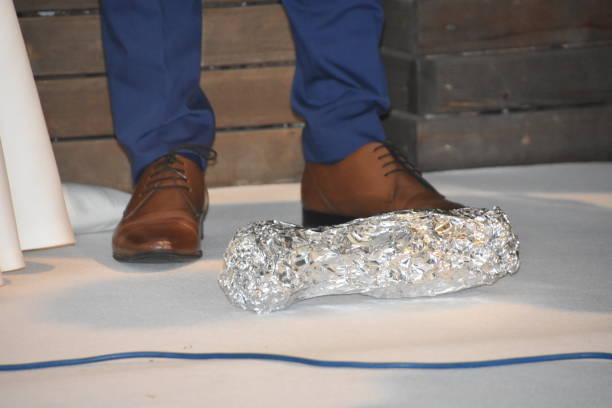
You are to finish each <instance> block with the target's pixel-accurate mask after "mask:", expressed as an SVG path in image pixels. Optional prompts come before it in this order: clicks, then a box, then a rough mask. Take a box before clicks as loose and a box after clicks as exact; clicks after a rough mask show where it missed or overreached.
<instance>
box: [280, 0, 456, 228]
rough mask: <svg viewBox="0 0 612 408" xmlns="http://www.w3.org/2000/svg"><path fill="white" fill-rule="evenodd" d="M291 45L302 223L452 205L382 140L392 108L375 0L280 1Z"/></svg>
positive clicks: (334, 221)
mask: <svg viewBox="0 0 612 408" xmlns="http://www.w3.org/2000/svg"><path fill="white" fill-rule="evenodd" d="M283 4H284V6H285V10H286V11H287V14H288V16H289V20H290V22H291V27H292V30H293V35H294V39H295V45H296V59H297V63H296V74H295V80H294V85H293V95H292V104H293V108H294V109H295V111H296V112H297V113H298V114H299V115H301V116H302V117H304V119H305V120H306V127H305V128H304V132H303V146H304V156H305V159H306V167H305V169H304V174H303V177H302V204H303V211H304V220H303V222H304V225H305V226H308V227H314V226H320V225H330V224H337V223H341V222H346V221H349V220H352V219H354V218H357V217H369V216H372V215H375V214H380V213H384V212H389V211H394V210H402V209H414V208H438V209H452V208H458V207H461V205H460V204H457V203H453V202H451V201H447V200H446V199H445V198H444V197H443V196H442V195H441V194H439V193H438V192H437V191H436V190H435V189H434V188H433V187H432V186H431V185H430V184H429V183H428V182H427V181H425V179H423V177H422V176H421V173H420V172H419V171H418V170H417V169H415V168H414V166H413V165H412V164H410V163H409V162H408V160H407V159H406V158H405V157H404V156H402V155H401V154H400V153H399V152H398V151H397V150H396V149H394V148H393V147H390V146H389V145H387V144H385V143H383V142H384V141H385V135H384V132H383V129H382V126H381V122H380V119H379V118H380V115H381V114H383V113H385V112H386V111H387V110H388V109H389V99H388V97H387V85H386V79H385V75H384V70H383V66H382V63H381V58H380V54H379V49H378V47H379V42H380V35H381V30H382V25H383V11H382V5H381V2H380V0H333V1H331V0H283Z"/></svg>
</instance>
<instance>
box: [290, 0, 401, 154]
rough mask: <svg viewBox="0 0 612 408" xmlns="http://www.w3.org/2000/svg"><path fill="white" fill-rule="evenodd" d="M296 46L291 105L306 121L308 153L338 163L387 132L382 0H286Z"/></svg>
mask: <svg viewBox="0 0 612 408" xmlns="http://www.w3.org/2000/svg"><path fill="white" fill-rule="evenodd" d="M283 5H284V7H285V10H286V12H287V15H288V16H289V20H290V22H291V28H292V31H293V37H294V40H295V48H296V57H297V61H296V72H295V79H294V83H293V94H292V106H293V108H294V110H295V111H296V112H297V113H298V114H299V115H300V116H302V117H303V118H304V119H305V120H306V128H305V129H304V132H303V146H304V155H305V158H306V160H307V161H309V162H315V163H331V162H337V161H339V160H341V159H343V158H344V157H346V156H348V155H349V154H350V153H352V152H353V151H355V150H357V149H358V148H359V147H361V146H363V145H364V144H366V143H371V142H377V141H378V142H381V141H384V140H385V135H384V132H383V129H382V126H381V123H380V119H379V117H380V115H382V114H383V113H385V112H386V111H387V110H388V109H389V98H388V96H387V83H386V78H385V74H384V69H383V65H382V62H381V58H380V54H379V52H378V47H379V42H380V35H381V32H382V25H383V11H382V6H381V4H380V1H379V0H333V1H330V0H284V1H283Z"/></svg>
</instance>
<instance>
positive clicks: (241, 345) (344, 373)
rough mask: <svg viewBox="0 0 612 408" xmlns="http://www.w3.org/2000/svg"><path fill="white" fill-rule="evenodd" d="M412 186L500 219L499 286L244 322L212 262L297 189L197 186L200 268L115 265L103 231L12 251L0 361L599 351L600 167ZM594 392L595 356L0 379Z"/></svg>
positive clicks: (304, 391)
mask: <svg viewBox="0 0 612 408" xmlns="http://www.w3.org/2000/svg"><path fill="white" fill-rule="evenodd" d="M428 179H429V180H431V181H432V183H433V184H435V185H436V186H438V187H439V189H440V190H441V191H443V192H444V193H445V194H446V195H448V196H449V197H450V198H451V199H453V200H456V201H460V202H463V203H465V204H468V205H472V206H481V207H490V206H493V205H500V206H501V207H502V208H503V209H505V210H506V211H507V213H508V214H509V216H510V220H511V222H512V224H513V226H514V230H515V231H516V232H517V233H518V235H519V238H520V241H521V250H520V254H521V261H522V266H521V269H520V270H519V272H518V273H517V274H516V275H514V276H512V277H508V278H504V279H502V280H501V281H499V282H498V283H496V284H495V285H493V286H489V287H482V288H477V289H473V290H468V291H464V292H460V293H457V294H452V295H447V296H442V297H438V298H428V299H416V300H377V299H372V298H368V297H364V296H358V295H351V296H333V297H325V298H319V299H313V300H309V301H305V302H301V303H298V304H296V305H294V306H293V307H291V308H290V309H288V310H286V311H282V312H276V313H273V314H270V315H263V316H258V315H256V314H253V313H250V312H245V311H242V310H238V309H236V308H234V307H232V306H231V305H230V304H229V303H228V302H227V301H226V300H225V298H224V296H223V294H222V292H221V291H220V289H219V288H218V285H217V283H216V278H217V274H218V273H219V271H220V268H221V261H220V257H221V255H222V252H223V250H224V248H225V245H226V244H227V242H228V241H229V239H230V238H231V235H232V233H233V232H234V231H235V230H236V228H237V227H238V226H241V225H244V224H246V223H248V222H250V221H253V220H255V219H270V218H276V219H282V220H286V221H290V222H299V212H300V205H299V202H298V198H299V197H298V194H299V192H298V185H280V186H257V187H253V186H250V187H235V188H223V189H214V190H213V191H212V192H211V196H212V206H211V211H210V213H209V217H208V220H207V221H206V224H205V230H206V231H205V233H206V238H205V244H204V259H203V260H201V261H199V262H195V263H191V264H186V265H178V264H169V265H132V264H121V263H117V262H115V261H114V260H113V259H112V257H111V253H110V237H111V232H101V233H93V234H81V235H79V236H78V239H77V245H76V246H73V247H66V248H57V249H52V250H45V251H37V252H32V253H29V254H27V268H26V269H25V270H23V271H16V272H10V273H5V280H6V281H7V282H6V285H5V287H3V288H0V330H1V331H2V332H1V334H0V362H1V363H16V362H26V361H35V360H48V359H59V358H69V357H78V356H88V355H96V354H102V353H113V352H120V351H136V350H166V351H189V352H221V351H226V352H232V351H236V352H238V351H243V352H266V353H284V354H292V355H298V356H303V357H313V358H321V359H334V360H343V359H350V360H364V361H421V362H423V361H464V360H481V359H490V358H501V357H512V356H525V355H535V354H551V353H564V352H578V351H606V352H612V271H611V269H612V266H611V265H612V163H586V164H557V165H538V166H524V167H514V168H511V167H504V168H487V169H474V170H458V171H448V172H439V173H431V174H429V175H428ZM69 201H70V200H69ZM610 384H612V362H610V361H595V360H584V361H573V362H557V363H544V364H537V365H522V366H512V367H498V368H486V369H473V370H453V371H422V370H416V371H406V370H404V371H402V370H386V371H366V370H351V369H321V368H311V367H302V366H296V365H291V364H284V363H269V362H257V361H231V362H226V361H204V362H198V361H174V360H173V361H170V360H154V361H148V360H147V361H143V360H126V361H115V362H108V363H101V364H95V365H89V366H81V367H67V368H56V369H47V370H38V371H29V372H18V373H0V405H1V406H7V407H8V406H28V407H37V406H41V407H42V406H44V407H55V406H58V407H59V406H61V407H73V406H74V407H82V406H87V407H109V406H126V407H127V406H129V407H134V406H147V407H150V406H172V407H192V406H193V407H201V406H223V407H234V406H236V407H263V406H279V407H286V406H292V407H313V406H316V407H360V408H363V407H378V406H385V407H404V406H432V407H433V406H436V407H439V406H449V407H473V406H492V405H495V406H497V407H516V406H539V407H542V406H555V407H558V406H568V407H569V406H572V407H575V406H589V407H604V406H606V407H608V406H610V401H612V387H610Z"/></svg>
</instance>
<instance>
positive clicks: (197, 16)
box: [101, 0, 215, 262]
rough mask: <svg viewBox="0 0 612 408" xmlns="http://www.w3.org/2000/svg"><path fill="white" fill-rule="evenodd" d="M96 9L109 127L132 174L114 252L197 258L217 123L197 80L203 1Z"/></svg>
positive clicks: (120, 2)
mask: <svg viewBox="0 0 612 408" xmlns="http://www.w3.org/2000/svg"><path fill="white" fill-rule="evenodd" d="M101 9H102V28H103V40H104V47H105V55H106V62H107V71H108V78H109V88H110V94H111V101H112V109H113V118H114V123H115V131H116V134H117V137H118V139H119V141H120V142H121V143H122V144H123V146H124V147H125V148H126V150H127V151H128V154H129V156H130V160H131V163H132V174H133V176H134V180H135V181H137V183H136V186H135V188H134V193H133V195H132V199H131V200H130V202H129V204H128V206H127V208H126V210H125V212H124V215H123V219H122V220H121V222H120V223H119V225H118V226H117V228H116V229H115V234H114V235H113V256H114V257H115V259H117V260H120V261H126V262H166V261H171V262H174V261H185V260H191V259H195V258H198V257H200V256H201V253H202V251H201V249H200V244H201V237H202V222H203V219H204V216H205V214H206V210H207V207H208V202H207V194H206V187H205V182H204V171H203V169H204V166H205V164H206V163H205V161H203V160H201V159H200V158H199V155H203V156H207V154H206V152H207V151H208V152H210V150H207V149H208V148H209V147H210V146H211V145H212V142H213V138H214V130H215V123H214V115H213V112H212V108H211V106H210V104H209V102H208V100H207V99H206V97H205V96H204V93H203V92H202V90H201V89H200V86H199V80H200V53H201V37H202V10H201V0H175V1H164V0H102V8H101ZM185 145H189V150H190V151H192V153H187V152H186V151H185V150H184V149H185V148H186V146H185ZM193 152H196V153H199V155H198V154H193ZM204 158H205V157H204Z"/></svg>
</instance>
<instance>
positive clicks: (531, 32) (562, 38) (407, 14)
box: [383, 0, 612, 54]
mask: <svg viewBox="0 0 612 408" xmlns="http://www.w3.org/2000/svg"><path fill="white" fill-rule="evenodd" d="M384 5H385V14H386V16H387V21H388V22H389V23H390V24H387V25H386V28H385V33H384V40H383V45H384V46H385V47H390V48H393V49H396V50H400V51H404V52H409V53H414V54H432V53H455V52H462V51H475V50H490V49H502V48H522V47H532V46H550V45H558V44H583V43H591V42H598V41H611V40H612V2H610V1H608V0H494V1H491V0H450V1H449V0H384Z"/></svg>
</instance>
